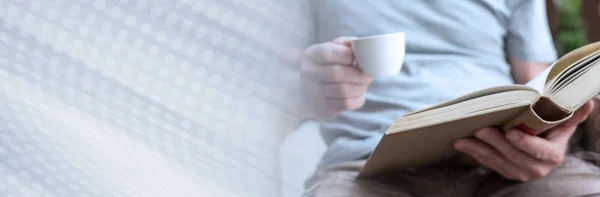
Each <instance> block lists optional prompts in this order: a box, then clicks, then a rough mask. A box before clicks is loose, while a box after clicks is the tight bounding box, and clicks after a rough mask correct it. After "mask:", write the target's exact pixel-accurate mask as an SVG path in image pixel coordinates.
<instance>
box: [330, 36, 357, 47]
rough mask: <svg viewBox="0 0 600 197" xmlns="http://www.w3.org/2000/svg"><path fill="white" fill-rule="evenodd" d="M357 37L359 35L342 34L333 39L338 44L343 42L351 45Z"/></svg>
mask: <svg viewBox="0 0 600 197" xmlns="http://www.w3.org/2000/svg"><path fill="white" fill-rule="evenodd" d="M355 39H357V37H354V36H341V37H338V38H336V39H335V40H333V43H336V44H341V45H346V46H351V44H350V43H351V42H352V40H355Z"/></svg>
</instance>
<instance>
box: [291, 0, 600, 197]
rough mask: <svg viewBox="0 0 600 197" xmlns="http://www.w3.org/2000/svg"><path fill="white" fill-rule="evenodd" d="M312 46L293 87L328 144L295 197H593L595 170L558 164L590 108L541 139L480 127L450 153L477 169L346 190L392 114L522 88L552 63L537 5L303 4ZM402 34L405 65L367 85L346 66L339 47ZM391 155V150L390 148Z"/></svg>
mask: <svg viewBox="0 0 600 197" xmlns="http://www.w3.org/2000/svg"><path fill="white" fill-rule="evenodd" d="M311 9H312V11H313V12H314V14H313V16H314V21H316V22H317V24H316V30H317V31H316V35H317V42H316V44H314V45H312V46H310V47H308V48H307V49H306V50H305V53H304V58H303V61H302V69H301V79H302V85H303V87H304V90H305V91H306V92H305V95H307V98H306V101H307V104H308V105H309V106H310V107H309V109H312V110H311V111H310V113H311V115H312V117H313V118H316V119H319V120H324V121H323V124H322V131H321V132H322V135H323V137H324V139H325V141H326V142H327V144H328V150H327V151H326V153H325V155H324V156H323V159H322V161H321V163H320V165H319V169H318V171H317V172H316V173H315V174H314V175H313V177H311V179H310V180H308V181H307V185H306V186H307V190H306V193H305V196H307V197H308V196H353V197H354V196H371V197H372V196H583V195H590V194H593V193H599V194H600V169H599V168H598V167H597V166H594V165H592V164H591V163H588V162H587V161H584V160H582V159H579V158H577V157H574V156H570V155H566V150H567V144H568V141H569V138H570V137H571V135H572V134H573V133H574V131H575V128H576V127H577V125H578V124H579V123H581V122H582V121H584V120H585V119H586V117H587V116H588V114H589V113H590V111H591V110H592V107H593V103H591V102H589V103H587V104H586V105H585V106H583V107H582V108H581V109H580V110H579V111H577V112H576V114H575V115H574V117H573V118H572V119H570V120H569V121H568V122H565V123H564V124H561V125H560V126H558V127H556V128H553V129H551V130H549V131H547V133H548V136H546V137H545V138H542V137H538V136H530V135H525V134H524V133H523V132H522V131H519V130H517V129H513V130H511V131H509V132H507V133H503V132H500V131H499V130H497V129H495V128H482V129H480V130H478V131H477V132H476V137H475V138H469V139H463V140H458V141H456V142H455V144H454V145H455V148H456V149H457V150H458V151H461V152H463V153H464V155H466V156H468V157H470V158H472V159H474V160H475V161H477V162H478V163H479V165H476V166H471V165H466V164H464V163H460V162H455V161H448V162H445V163H440V164H436V165H432V166H423V167H421V168H417V169H415V170H410V171H409V170H407V171H406V172H404V173H399V174H397V178H396V179H393V180H388V181H377V180H356V179H354V178H355V176H356V175H357V174H358V172H359V170H360V168H361V167H362V165H364V162H365V159H366V158H367V157H368V156H369V154H370V153H371V152H372V151H373V150H374V148H375V146H376V145H377V143H378V140H379V139H380V138H381V136H382V133H383V132H384V131H385V130H386V129H387V127H388V126H389V125H391V124H392V123H393V121H394V120H395V119H396V118H398V117H399V116H401V115H403V114H405V113H408V112H411V111H415V110H418V109H421V108H424V107H427V106H430V105H433V104H438V103H440V102H444V101H447V100H450V99H453V98H455V97H458V96H461V95H464V94H466V93H469V92H473V91H476V90H479V89H483V88H487V87H491V86H498V85H506V84H513V83H519V84H523V83H525V82H527V81H529V80H530V79H532V78H533V77H534V76H536V75H537V74H538V73H540V72H541V71H542V70H544V69H545V68H547V67H548V65H549V64H550V63H551V62H553V61H555V60H556V59H557V54H556V52H555V51H554V46H553V42H552V39H551V35H550V33H549V28H548V24H547V17H546V12H545V1H544V0H452V1H450V0H419V1H341V0H321V1H312V4H311ZM393 32H405V33H406V56H405V65H404V66H403V68H402V71H401V73H399V74H398V75H396V76H394V77H389V78H381V79H371V78H369V77H368V76H367V75H366V74H365V73H364V72H363V71H362V70H360V68H358V67H353V66H351V65H352V62H353V61H354V57H353V54H352V49H351V46H350V40H352V39H353V38H354V37H355V36H370V35H378V34H385V33H393ZM398 154H402V150H398Z"/></svg>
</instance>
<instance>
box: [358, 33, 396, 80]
mask: <svg viewBox="0 0 600 197" xmlns="http://www.w3.org/2000/svg"><path fill="white" fill-rule="evenodd" d="M352 50H353V51H354V56H355V58H356V59H355V63H356V64H358V66H359V67H360V68H361V69H362V70H363V71H364V72H365V73H367V75H369V76H370V77H372V78H381V77H389V76H394V75H397V74H398V73H399V72H400V70H401V69H402V64H403V63H404V53H405V35H404V32H398V33H391V34H382V35H376V36H368V37H361V38H357V39H355V40H353V41H352Z"/></svg>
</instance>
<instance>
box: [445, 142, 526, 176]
mask: <svg viewBox="0 0 600 197" xmlns="http://www.w3.org/2000/svg"><path fill="white" fill-rule="evenodd" d="M454 148H455V149H457V150H458V151H460V152H463V153H465V154H467V155H469V156H471V157H472V158H473V159H475V160H476V161H477V162H479V163H480V164H482V165H484V166H486V167H488V168H490V169H492V170H494V171H495V172H497V173H499V174H501V175H502V176H503V177H505V178H507V179H516V180H526V179H527V178H528V177H527V175H526V173H525V172H524V171H523V170H522V169H520V168H519V167H518V166H516V165H515V164H513V163H510V162H509V161H508V160H506V159H505V158H504V157H502V155H501V154H500V153H498V151H496V150H495V149H494V148H493V147H491V146H489V145H487V144H485V143H484V142H482V141H480V140H477V139H462V140H458V141H456V142H455V143H454Z"/></svg>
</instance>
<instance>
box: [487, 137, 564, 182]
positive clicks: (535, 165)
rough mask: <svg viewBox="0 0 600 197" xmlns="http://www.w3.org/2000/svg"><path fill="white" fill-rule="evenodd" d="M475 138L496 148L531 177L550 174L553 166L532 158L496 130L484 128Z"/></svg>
mask: <svg viewBox="0 0 600 197" xmlns="http://www.w3.org/2000/svg"><path fill="white" fill-rule="evenodd" d="M475 137H477V138H478V139H480V140H482V141H484V142H486V143H488V144H489V145H491V146H492V147H493V148H495V149H496V150H497V151H498V152H500V154H502V156H503V157H504V158H506V159H507V160H508V161H509V162H511V163H513V164H515V165H516V166H518V167H520V168H522V169H525V171H527V173H528V174H529V175H530V176H531V177H542V176H545V175H546V174H548V173H549V172H550V170H551V169H552V167H553V166H552V165H549V164H546V163H544V162H543V161H541V160H537V159H535V158H532V157H531V156H529V155H528V154H527V153H525V152H523V151H521V150H519V149H518V148H517V147H515V146H513V145H512V144H511V143H510V142H508V140H507V139H506V137H505V136H504V134H503V133H502V132H501V131H500V130H498V129H494V128H483V129H480V130H478V131H477V132H475Z"/></svg>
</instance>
